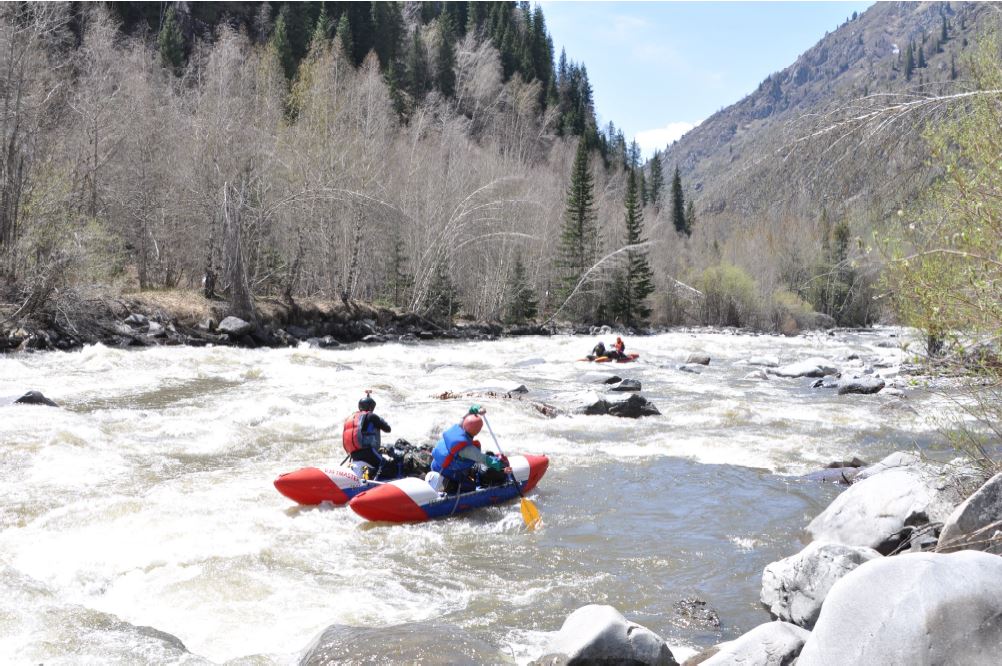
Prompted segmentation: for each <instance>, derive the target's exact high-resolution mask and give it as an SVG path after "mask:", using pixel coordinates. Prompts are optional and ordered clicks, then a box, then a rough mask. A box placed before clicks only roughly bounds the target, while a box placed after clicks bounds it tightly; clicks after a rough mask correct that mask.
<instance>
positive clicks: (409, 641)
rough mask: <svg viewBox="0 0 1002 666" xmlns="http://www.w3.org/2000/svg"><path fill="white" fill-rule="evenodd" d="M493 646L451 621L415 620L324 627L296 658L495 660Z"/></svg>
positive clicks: (308, 663)
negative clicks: (396, 623) (388, 624)
mask: <svg viewBox="0 0 1002 666" xmlns="http://www.w3.org/2000/svg"><path fill="white" fill-rule="evenodd" d="M505 659H506V657H505V655H502V654H501V653H500V652H499V651H498V650H497V649H496V648H494V647H493V646H491V645H489V644H487V643H486V642H484V641H481V640H478V639H476V638H474V637H472V636H470V635H469V634H467V633H466V632H465V631H463V630H462V629H460V628H459V627H457V626H454V625H448V624H442V623H436V622H415V623H412V624H398V625H395V626H391V627H350V626H346V625H341V624H332V625H331V626H329V627H327V628H326V629H324V631H323V633H321V634H320V635H319V636H318V637H317V638H316V639H315V640H314V641H313V643H312V644H311V645H310V646H309V647H307V648H306V650H305V652H304V653H303V656H302V657H301V658H300V659H299V666H326V665H327V664H370V663H371V664H386V663H391V662H393V663H409V664H417V663H426V664H497V663H501V662H503V661H505Z"/></svg>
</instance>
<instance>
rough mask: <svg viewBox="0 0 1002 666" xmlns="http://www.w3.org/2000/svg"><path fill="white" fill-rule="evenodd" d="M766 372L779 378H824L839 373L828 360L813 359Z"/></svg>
mask: <svg viewBox="0 0 1002 666" xmlns="http://www.w3.org/2000/svg"><path fill="white" fill-rule="evenodd" d="M766 372H768V373H769V374H771V375H776V376H777V377H824V376H825V375H834V374H836V373H838V368H836V367H835V366H834V365H833V364H832V362H831V361H829V360H828V359H824V358H820V357H812V358H808V359H804V360H803V361H797V362H796V363H790V364H788V365H782V366H779V367H778V368H769V369H768V370H766Z"/></svg>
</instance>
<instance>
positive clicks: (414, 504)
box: [348, 455, 550, 523]
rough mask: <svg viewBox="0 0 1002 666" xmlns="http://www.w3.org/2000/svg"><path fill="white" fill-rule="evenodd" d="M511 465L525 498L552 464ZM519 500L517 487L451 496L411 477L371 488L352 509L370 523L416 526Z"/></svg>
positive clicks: (518, 460) (520, 459) (516, 461)
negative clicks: (424, 522)
mask: <svg viewBox="0 0 1002 666" xmlns="http://www.w3.org/2000/svg"><path fill="white" fill-rule="evenodd" d="M508 462H509V464H510V466H511V471H512V476H513V477H514V479H515V481H516V482H517V483H518V485H519V488H521V490H522V493H523V494H524V493H527V492H529V491H531V490H532V489H533V488H535V487H536V484H537V483H539V480H540V479H541V478H543V475H544V474H546V468H547V467H548V466H549V464H550V460H549V458H547V457H546V456H535V455H522V456H511V457H510V458H509V459H508ZM516 497H518V489H517V488H516V487H515V485H514V483H506V484H504V485H503V486H491V487H488V488H477V489H476V490H471V491H469V492H465V493H459V494H455V493H454V494H451V495H448V494H446V493H444V492H439V491H438V490H436V489H435V488H433V487H432V486H431V484H429V483H428V482H427V481H425V480H424V479H420V478H415V477H408V478H404V479H397V480H395V481H390V482H389V483H386V484H382V485H379V486H376V487H374V488H370V489H369V490H366V491H364V492H362V493H360V494H358V495H356V496H355V497H354V498H353V499H352V500H351V501H350V502H348V506H349V507H351V509H352V510H353V511H354V512H355V513H357V514H358V515H360V516H362V517H363V518H365V519H366V520H375V521H383V522H388V523H414V522H421V521H425V520H431V519H434V518H444V517H446V516H451V515H454V514H457V513H463V512H466V511H471V510H473V509H479V508H482V507H486V506H493V505H496V504H501V503H503V502H507V501H509V500H512V499H514V498H516Z"/></svg>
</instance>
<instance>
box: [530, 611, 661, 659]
mask: <svg viewBox="0 0 1002 666" xmlns="http://www.w3.org/2000/svg"><path fill="white" fill-rule="evenodd" d="M544 655H545V656H544V657H541V658H540V659H539V660H537V661H536V662H535V663H537V664H548V665H549V664H656V665H657V666H677V665H678V662H677V661H675V657H674V656H673V655H672V653H671V650H670V649H669V648H668V645H667V644H666V643H665V641H664V639H663V638H661V637H660V636H658V635H657V634H655V633H654V632H653V631H651V630H650V629H647V628H646V627H642V626H640V625H639V624H637V623H636V622H630V621H629V620H627V619H626V618H625V617H623V616H622V615H621V614H620V612H619V611H617V610H616V609H615V608H613V607H612V606H605V605H599V604H589V605H587V606H582V607H581V608H579V609H577V610H576V611H574V612H573V613H571V614H570V615H568V616H567V619H566V620H564V624H563V626H562V627H560V631H558V632H557V633H556V634H554V635H553V636H552V637H551V638H550V641H549V643H548V644H547V646H546V650H545V652H544Z"/></svg>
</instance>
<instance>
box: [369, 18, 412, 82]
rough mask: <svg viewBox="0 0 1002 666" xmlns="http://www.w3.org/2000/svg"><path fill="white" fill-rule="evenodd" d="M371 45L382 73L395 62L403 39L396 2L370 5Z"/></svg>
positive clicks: (402, 23) (402, 21) (402, 28)
mask: <svg viewBox="0 0 1002 666" xmlns="http://www.w3.org/2000/svg"><path fill="white" fill-rule="evenodd" d="M371 14H372V18H371V22H372V29H373V44H372V48H373V49H375V51H376V55H377V56H378V57H379V65H380V67H381V68H382V70H383V71H384V72H388V71H389V69H390V66H391V65H392V64H393V63H394V62H395V61H396V60H397V56H398V55H399V53H400V44H401V42H402V41H403V37H404V17H403V13H402V12H401V10H400V4H399V3H397V2H373V3H372V12H371Z"/></svg>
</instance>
